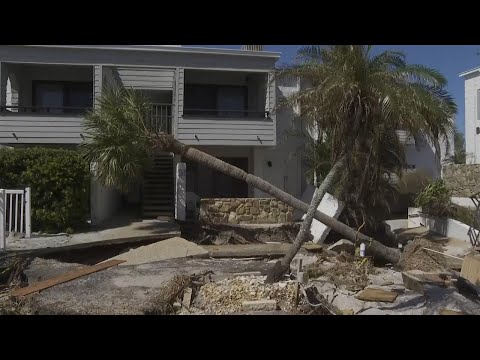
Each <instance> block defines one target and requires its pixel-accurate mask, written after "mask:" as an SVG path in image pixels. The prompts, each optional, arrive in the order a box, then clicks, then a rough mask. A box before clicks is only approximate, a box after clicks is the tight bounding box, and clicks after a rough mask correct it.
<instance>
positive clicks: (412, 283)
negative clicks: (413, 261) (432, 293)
mask: <svg viewBox="0 0 480 360" xmlns="http://www.w3.org/2000/svg"><path fill="white" fill-rule="evenodd" d="M402 279H403V284H404V286H405V287H406V288H407V289H409V290H413V291H416V292H418V293H420V294H423V293H424V292H425V289H424V287H425V285H436V286H443V287H445V286H446V284H445V278H442V277H440V275H439V273H435V272H430V273H427V272H424V271H421V270H409V271H405V272H403V273H402Z"/></svg>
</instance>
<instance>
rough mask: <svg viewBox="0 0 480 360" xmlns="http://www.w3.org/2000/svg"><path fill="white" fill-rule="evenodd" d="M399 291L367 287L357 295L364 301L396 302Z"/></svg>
mask: <svg viewBox="0 0 480 360" xmlns="http://www.w3.org/2000/svg"><path fill="white" fill-rule="evenodd" d="M397 296H398V293H397V292H396V291H390V290H383V289H376V288H365V289H364V290H362V291H361V292H360V293H358V294H357V295H356V296H355V297H356V298H357V299H358V300H363V301H374V302H394V301H395V299H396V298H397Z"/></svg>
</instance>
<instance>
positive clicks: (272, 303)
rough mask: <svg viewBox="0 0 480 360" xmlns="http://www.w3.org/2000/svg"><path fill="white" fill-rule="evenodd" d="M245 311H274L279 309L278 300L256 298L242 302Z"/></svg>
mask: <svg viewBox="0 0 480 360" xmlns="http://www.w3.org/2000/svg"><path fill="white" fill-rule="evenodd" d="M242 310H243V311H274V310H277V301H276V300H254V301H244V302H242Z"/></svg>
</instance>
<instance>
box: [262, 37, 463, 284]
mask: <svg viewBox="0 0 480 360" xmlns="http://www.w3.org/2000/svg"><path fill="white" fill-rule="evenodd" d="M371 49H372V47H371V46H363V45H333V46H327V47H322V46H317V45H314V46H306V47H303V48H301V49H300V50H299V51H298V56H297V58H298V59H299V60H300V63H298V64H293V65H287V66H285V67H283V68H280V69H279V71H278V72H277V77H285V76H288V77H292V76H294V77H301V78H302V79H304V80H308V81H309V82H310V84H311V86H310V87H308V88H307V89H305V90H302V91H299V92H297V93H295V94H293V95H291V96H290V97H288V98H286V99H285V101H284V102H283V104H280V106H282V105H287V106H298V107H299V108H300V112H301V117H302V119H303V120H306V121H307V123H308V124H310V126H311V127H313V128H314V130H315V131H316V132H317V133H318V132H320V131H321V132H324V133H325V134H326V135H327V137H328V140H329V145H330V146H331V149H330V152H331V159H330V160H331V163H332V164H334V166H333V167H332V168H331V170H330V173H329V174H328V176H327V177H326V178H325V180H328V181H325V182H324V184H322V185H321V186H320V188H319V189H317V191H316V192H315V195H314V197H313V199H312V203H311V206H310V211H311V212H313V211H315V209H316V208H317V207H318V205H319V203H320V201H321V199H322V197H323V196H324V194H325V192H326V191H328V190H330V189H331V188H332V187H333V185H334V184H335V185H336V187H337V189H338V191H337V193H338V194H339V197H340V200H343V201H344V202H345V204H346V210H347V211H348V212H349V213H350V215H352V217H353V218H354V219H356V221H355V222H356V224H355V225H356V226H357V227H358V225H359V224H362V222H367V226H368V227H369V228H370V229H372V230H375V227H376V225H377V224H378V223H379V222H380V221H379V220H381V219H382V217H384V214H385V213H386V210H387V209H385V207H386V206H387V205H388V204H387V202H386V201H385V199H386V193H387V192H390V193H392V194H393V193H394V189H393V188H392V186H391V184H390V182H389V181H388V179H389V177H390V176H391V175H392V174H397V175H401V171H402V167H403V166H402V165H403V159H404V151H403V147H402V146H401V144H400V142H399V140H398V137H397V136H396V130H406V131H407V132H409V133H410V134H413V135H421V136H423V137H424V138H426V139H428V140H430V141H432V142H435V141H438V139H439V138H440V137H443V138H446V139H448V135H449V133H450V132H451V131H452V122H451V119H452V117H453V115H454V114H455V112H456V105H455V103H454V101H453V99H452V97H451V96H450V95H449V94H448V93H447V92H446V90H445V86H446V84H447V81H446V79H445V77H443V76H442V75H441V74H440V73H439V72H438V71H436V70H433V69H429V68H427V67H425V66H422V65H409V64H407V63H406V61H405V56H404V54H403V53H401V52H396V51H385V52H382V53H380V54H378V55H376V56H373V55H372V53H371ZM322 140H323V137H319V140H318V141H320V142H321V141H322ZM309 215H311V214H307V216H306V219H305V221H304V222H303V224H302V228H301V230H300V232H299V234H298V235H297V238H296V240H295V242H294V244H293V246H292V249H291V251H290V252H289V253H288V254H287V255H285V257H284V258H283V259H282V261H281V262H280V263H279V264H278V265H277V266H276V272H272V273H271V276H269V281H275V280H277V279H278V278H279V276H280V275H281V273H282V271H283V272H285V271H287V270H288V268H289V266H290V261H291V260H292V259H293V257H294V256H295V253H296V251H298V249H299V248H300V246H301V245H302V243H303V242H305V241H306V239H307V238H308V237H307V236H306V235H307V234H308V233H309V229H310V227H311V223H312V220H313V216H309Z"/></svg>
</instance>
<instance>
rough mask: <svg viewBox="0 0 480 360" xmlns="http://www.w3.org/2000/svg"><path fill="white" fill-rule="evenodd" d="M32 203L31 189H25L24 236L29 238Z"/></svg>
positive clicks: (30, 233)
mask: <svg viewBox="0 0 480 360" xmlns="http://www.w3.org/2000/svg"><path fill="white" fill-rule="evenodd" d="M31 216H32V203H31V189H30V188H29V187H27V188H26V189H25V237H26V238H27V239H29V238H30V237H31V235H32V222H31V219H32V218H31Z"/></svg>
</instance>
